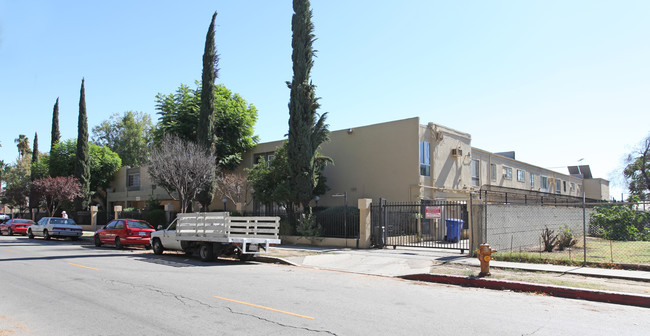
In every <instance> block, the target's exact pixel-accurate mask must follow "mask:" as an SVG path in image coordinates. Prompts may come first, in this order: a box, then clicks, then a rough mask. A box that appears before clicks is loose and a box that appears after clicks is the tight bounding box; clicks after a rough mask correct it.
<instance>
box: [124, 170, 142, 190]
mask: <svg viewBox="0 0 650 336" xmlns="http://www.w3.org/2000/svg"><path fill="white" fill-rule="evenodd" d="M126 189H127V190H140V168H130V169H128V170H127V171H126Z"/></svg>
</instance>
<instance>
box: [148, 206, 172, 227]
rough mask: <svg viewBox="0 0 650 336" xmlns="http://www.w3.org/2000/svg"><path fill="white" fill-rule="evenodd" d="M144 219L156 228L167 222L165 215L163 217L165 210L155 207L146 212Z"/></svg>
mask: <svg viewBox="0 0 650 336" xmlns="http://www.w3.org/2000/svg"><path fill="white" fill-rule="evenodd" d="M145 220H146V221H147V222H148V223H149V224H151V225H152V226H153V227H154V228H158V226H159V225H162V226H163V227H164V226H165V224H167V217H165V211H164V210H160V209H156V210H151V211H149V212H148V213H147V216H146V217H145Z"/></svg>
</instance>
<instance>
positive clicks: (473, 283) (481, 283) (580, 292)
mask: <svg viewBox="0 0 650 336" xmlns="http://www.w3.org/2000/svg"><path fill="white" fill-rule="evenodd" d="M399 278H402V279H407V280H417V281H426V282H436V283H444V284H450V285H459V286H467V287H480V288H487V289H497V290H504V289H506V290H512V291H516V292H534V293H544V294H549V295H553V296H559V297H565V298H571V299H581V300H589V301H598V302H608V303H615V304H622V305H628V306H638V307H644V308H650V296H648V295H640V294H639V295H635V294H627V293H619V292H611V291H598V290H593V289H582V288H572V287H563V286H553V285H539V284H533V283H527V282H518V281H508V280H495V279H486V278H474V277H461V276H453V275H436V274H411V275H404V276H400V277H399Z"/></svg>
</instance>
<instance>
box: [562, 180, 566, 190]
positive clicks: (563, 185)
mask: <svg viewBox="0 0 650 336" xmlns="http://www.w3.org/2000/svg"><path fill="white" fill-rule="evenodd" d="M562 189H564V192H566V181H562Z"/></svg>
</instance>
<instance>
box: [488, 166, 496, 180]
mask: <svg viewBox="0 0 650 336" xmlns="http://www.w3.org/2000/svg"><path fill="white" fill-rule="evenodd" d="M490 174H491V175H492V181H496V180H497V165H496V164H494V163H492V164H490Z"/></svg>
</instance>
